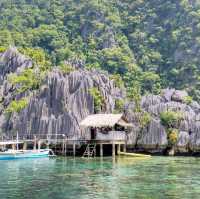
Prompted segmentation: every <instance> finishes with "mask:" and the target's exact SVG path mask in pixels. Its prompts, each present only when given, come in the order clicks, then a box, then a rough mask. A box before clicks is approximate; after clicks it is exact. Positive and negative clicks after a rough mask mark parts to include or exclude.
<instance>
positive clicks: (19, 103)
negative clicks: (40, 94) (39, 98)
mask: <svg viewBox="0 0 200 199" xmlns="http://www.w3.org/2000/svg"><path fill="white" fill-rule="evenodd" d="M27 105H28V100H27V99H26V98H22V99H20V100H14V101H12V102H11V103H10V104H9V106H8V107H7V108H6V112H7V113H14V112H15V113H19V112H20V111H21V110H22V109H24V108H25V107H26V106H27Z"/></svg>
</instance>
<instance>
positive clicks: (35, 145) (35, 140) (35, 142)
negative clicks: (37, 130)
mask: <svg viewBox="0 0 200 199" xmlns="http://www.w3.org/2000/svg"><path fill="white" fill-rule="evenodd" d="M36 147H37V139H36V136H35V135H34V146H33V149H34V150H36Z"/></svg>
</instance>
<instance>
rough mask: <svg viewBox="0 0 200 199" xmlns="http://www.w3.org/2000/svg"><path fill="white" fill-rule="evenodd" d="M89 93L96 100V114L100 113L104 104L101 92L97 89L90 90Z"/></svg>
mask: <svg viewBox="0 0 200 199" xmlns="http://www.w3.org/2000/svg"><path fill="white" fill-rule="evenodd" d="M89 93H90V95H92V97H93V99H94V112H95V113H98V112H99V111H101V109H102V105H103V103H104V99H103V96H102V94H101V92H100V91H99V89H98V88H96V87H93V88H91V89H89Z"/></svg>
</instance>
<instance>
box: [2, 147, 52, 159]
mask: <svg viewBox="0 0 200 199" xmlns="http://www.w3.org/2000/svg"><path fill="white" fill-rule="evenodd" d="M50 153H52V151H51V150H50V149H40V150H7V151H4V152H0V160H11V159H20V158H40V157H48V156H50Z"/></svg>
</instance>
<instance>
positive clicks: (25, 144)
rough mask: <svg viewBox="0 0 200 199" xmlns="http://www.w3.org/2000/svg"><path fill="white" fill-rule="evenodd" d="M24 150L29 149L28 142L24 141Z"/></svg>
mask: <svg viewBox="0 0 200 199" xmlns="http://www.w3.org/2000/svg"><path fill="white" fill-rule="evenodd" d="M23 150H27V142H24V144H23Z"/></svg>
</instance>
